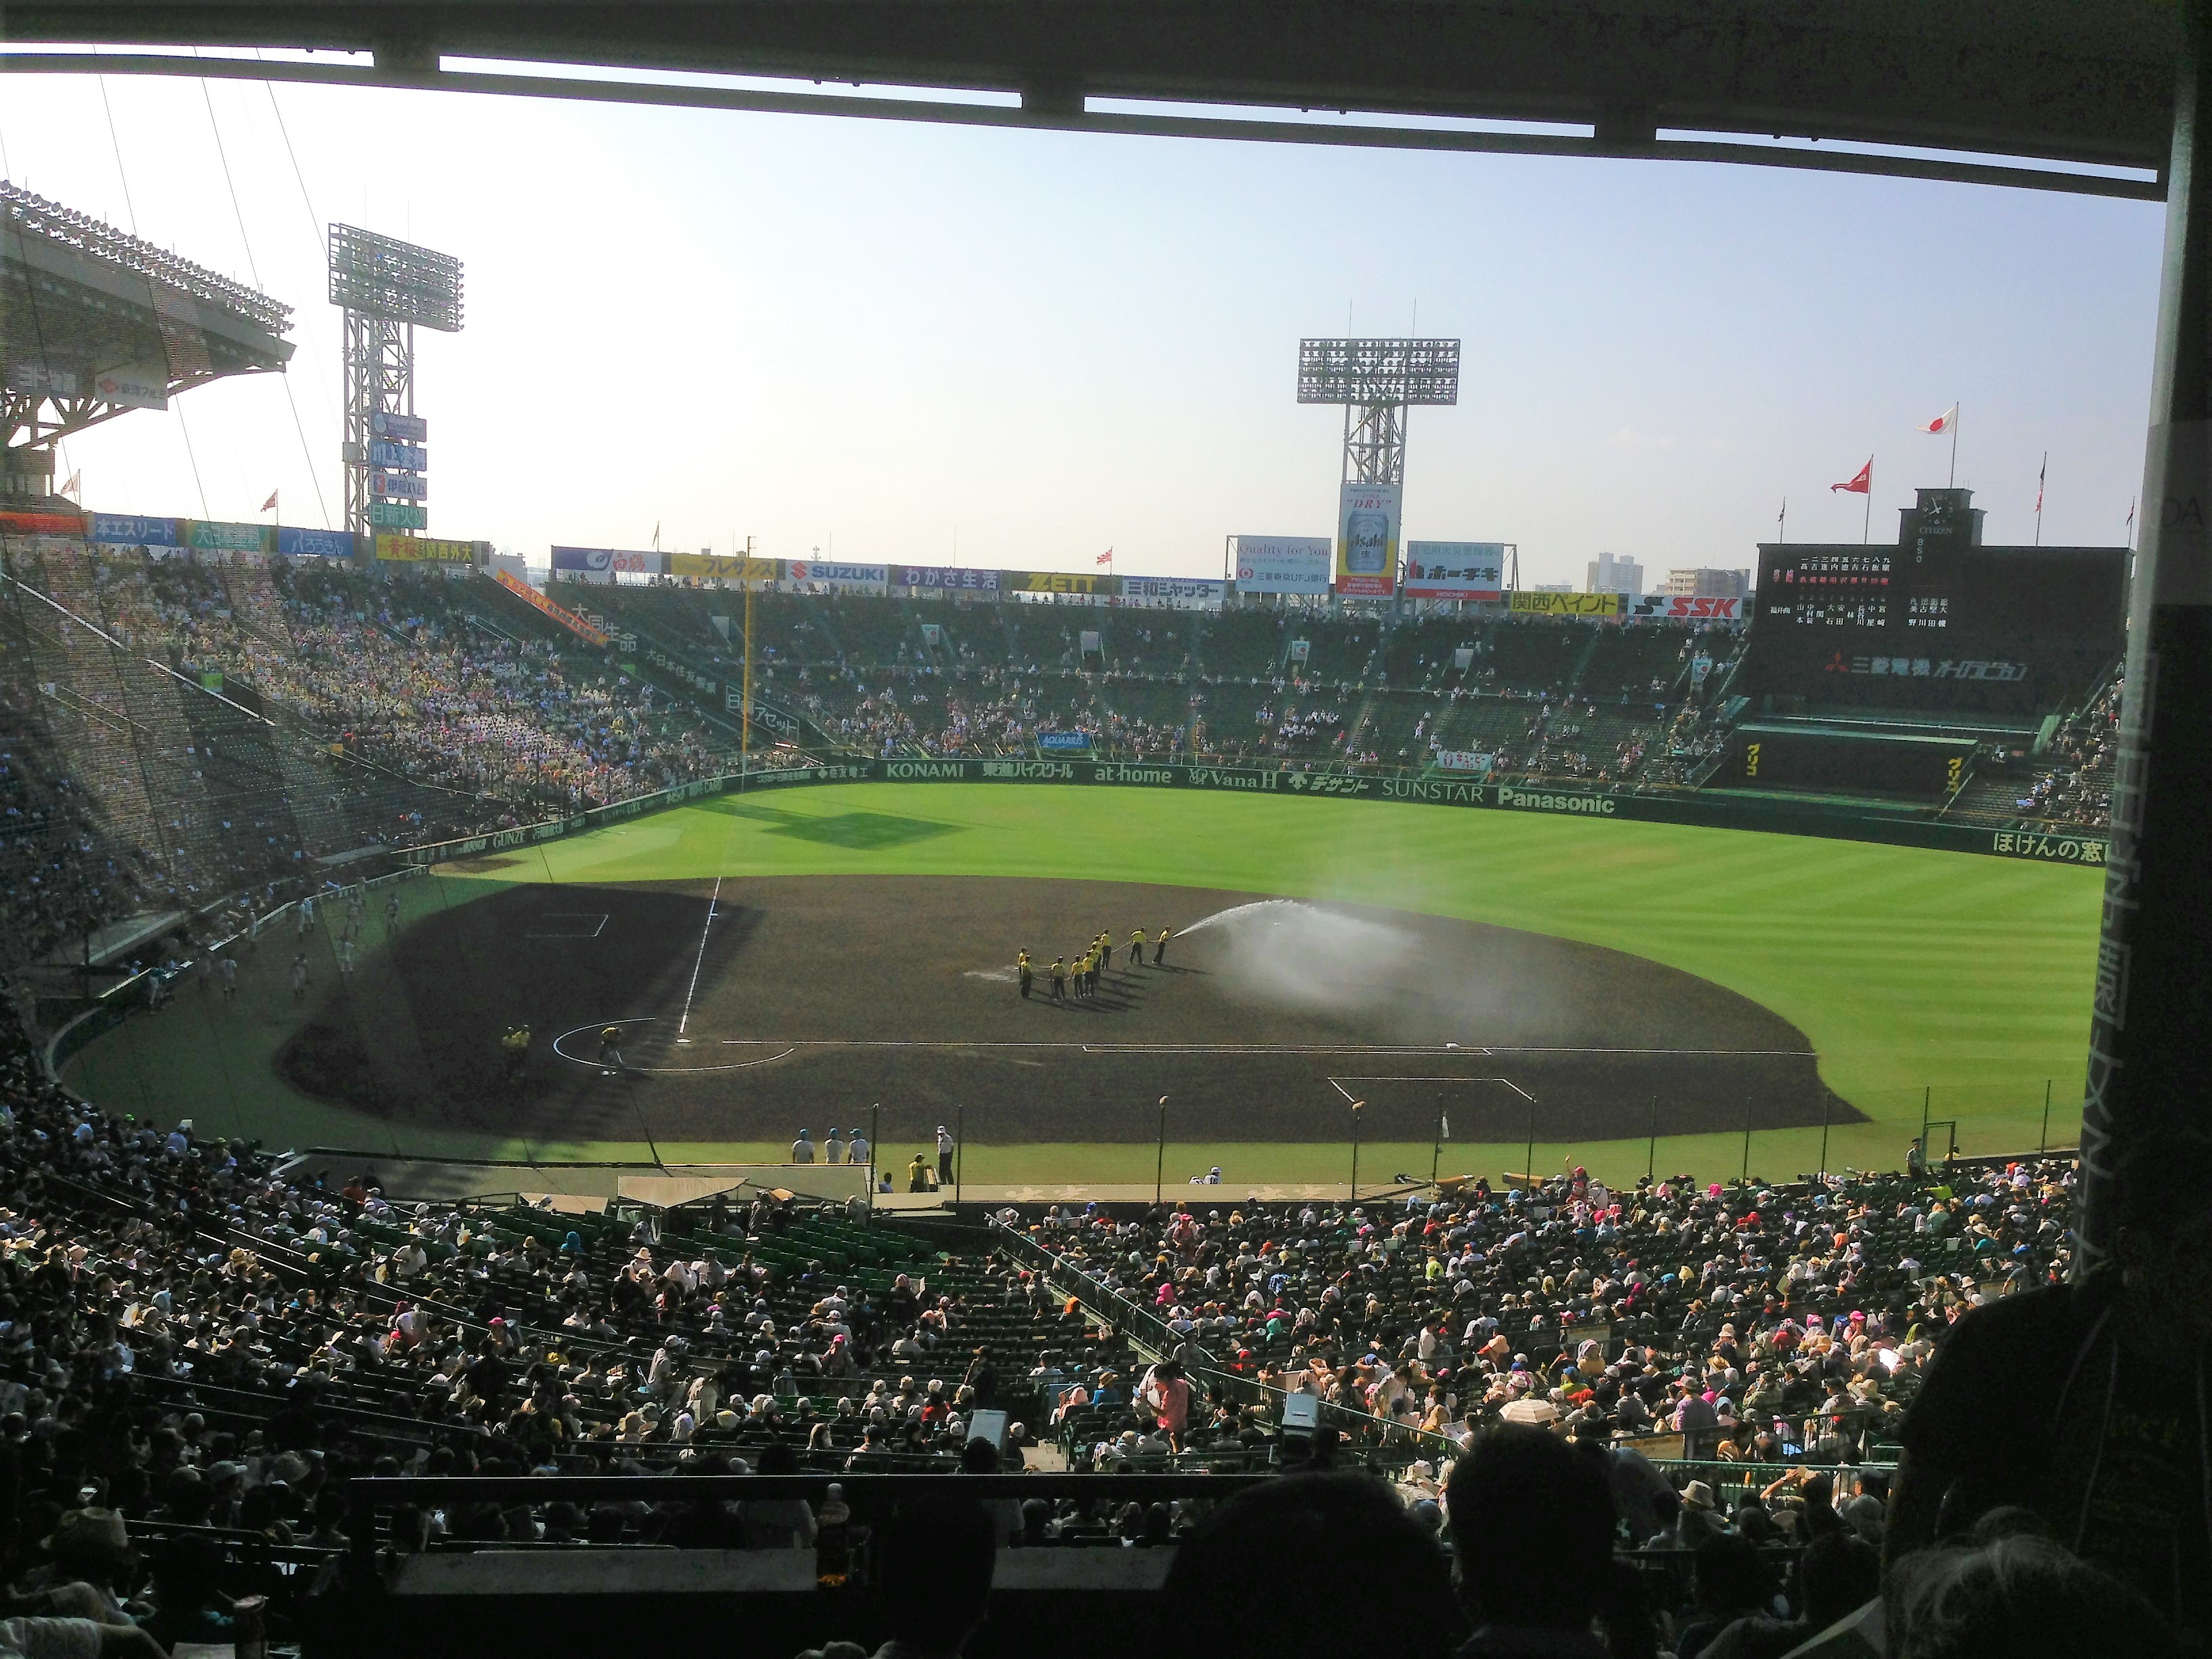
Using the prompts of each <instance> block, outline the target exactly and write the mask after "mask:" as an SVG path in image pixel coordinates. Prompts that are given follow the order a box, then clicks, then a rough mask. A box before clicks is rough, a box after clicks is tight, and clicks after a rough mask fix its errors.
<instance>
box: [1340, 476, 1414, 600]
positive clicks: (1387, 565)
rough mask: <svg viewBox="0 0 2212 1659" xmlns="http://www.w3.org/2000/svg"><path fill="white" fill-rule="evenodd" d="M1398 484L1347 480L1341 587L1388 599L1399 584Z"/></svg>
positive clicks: (1354, 593) (1343, 496)
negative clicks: (1350, 481) (1351, 481)
mask: <svg viewBox="0 0 2212 1659" xmlns="http://www.w3.org/2000/svg"><path fill="white" fill-rule="evenodd" d="M1399 495H1400V488H1399V486H1398V485H1396V484H1394V483H1346V485H1344V486H1343V488H1342V489H1340V490H1339V491H1338V492H1337V498H1336V591H1337V592H1340V593H1343V594H1348V595H1352V596H1355V597H1358V598H1361V599H1389V597H1390V596H1391V594H1392V593H1394V592H1396V591H1397V586H1398V498H1399Z"/></svg>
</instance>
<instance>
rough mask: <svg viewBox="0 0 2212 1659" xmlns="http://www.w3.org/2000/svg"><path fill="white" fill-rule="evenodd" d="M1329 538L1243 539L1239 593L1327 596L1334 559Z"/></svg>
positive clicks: (1239, 544) (1239, 550)
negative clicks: (1331, 565)
mask: <svg viewBox="0 0 2212 1659" xmlns="http://www.w3.org/2000/svg"><path fill="white" fill-rule="evenodd" d="M1332 556H1333V555H1332V551H1331V548H1330V544H1329V539H1328V537H1326V536H1239V537H1238V538H1237V592H1239V593H1326V592H1328V578H1329V565H1330V561H1331V558H1332Z"/></svg>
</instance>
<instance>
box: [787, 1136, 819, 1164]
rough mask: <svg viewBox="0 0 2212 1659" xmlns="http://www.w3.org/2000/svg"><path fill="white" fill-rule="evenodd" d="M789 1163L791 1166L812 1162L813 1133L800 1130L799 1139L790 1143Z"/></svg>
mask: <svg viewBox="0 0 2212 1659" xmlns="http://www.w3.org/2000/svg"><path fill="white" fill-rule="evenodd" d="M791 1161H792V1162H793V1164H811V1163H813V1162H814V1132H813V1131H812V1130H811V1129H801V1130H800V1131H799V1139H796V1140H794V1141H793V1142H792V1143H791Z"/></svg>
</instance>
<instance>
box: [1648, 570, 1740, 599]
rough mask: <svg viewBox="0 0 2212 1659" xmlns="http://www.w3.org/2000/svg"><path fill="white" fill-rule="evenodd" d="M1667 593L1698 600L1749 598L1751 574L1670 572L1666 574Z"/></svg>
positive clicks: (1733, 571)
mask: <svg viewBox="0 0 2212 1659" xmlns="http://www.w3.org/2000/svg"><path fill="white" fill-rule="evenodd" d="M1665 591H1666V592H1669V593H1688V594H1691V595H1692V596H1693V597H1695V598H1697V599H1749V598H1750V597H1751V572H1749V571H1748V570H1707V569H1705V568H1702V567H1701V568H1698V569H1696V570H1670V571H1668V573H1667V586H1666V589H1665Z"/></svg>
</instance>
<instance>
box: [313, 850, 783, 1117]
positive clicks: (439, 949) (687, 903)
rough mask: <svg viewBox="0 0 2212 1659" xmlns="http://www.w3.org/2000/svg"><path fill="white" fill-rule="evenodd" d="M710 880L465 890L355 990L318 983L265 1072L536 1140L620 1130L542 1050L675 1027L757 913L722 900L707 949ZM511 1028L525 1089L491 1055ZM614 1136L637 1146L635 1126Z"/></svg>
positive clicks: (376, 1104)
mask: <svg viewBox="0 0 2212 1659" xmlns="http://www.w3.org/2000/svg"><path fill="white" fill-rule="evenodd" d="M453 885H456V886H462V887H471V884H453ZM710 887H711V884H689V885H678V884H668V885H650V886H632V887H595V886H589V885H583V884H567V883H561V884H537V885H529V886H517V887H507V888H501V889H499V890H495V891H494V892H491V893H488V894H483V895H482V896H473V893H472V888H471V896H466V897H465V898H462V899H461V900H460V901H459V902H455V903H453V904H452V905H451V906H449V907H447V908H440V909H438V910H436V911H434V912H433V913H432V914H431V915H428V916H426V917H424V918H423V919H422V921H419V922H417V923H416V925H415V926H413V927H410V928H409V929H408V930H407V931H406V932H405V933H402V934H401V935H400V937H399V939H398V941H397V942H396V944H395V945H394V946H393V947H392V949H391V950H390V951H387V952H386V953H385V954H383V955H381V956H380V957H376V958H374V960H373V961H372V962H371V963H368V965H367V966H366V967H365V968H364V969H363V970H362V972H361V973H359V974H357V975H356V986H355V987H354V992H353V994H352V995H351V996H350V997H349V996H346V995H345V994H343V992H342V991H341V990H340V989H339V988H338V987H317V988H316V990H315V991H314V992H313V994H312V1001H311V1005H310V1007H311V1012H310V1013H309V1015H308V1017H307V1019H306V1021H305V1022H304V1023H303V1024H301V1028H300V1029H299V1030H297V1031H295V1033H294V1034H293V1035H292V1036H291V1037H290V1038H289V1040H288V1041H287V1042H285V1044H284V1045H283V1048H281V1049H280V1050H279V1051H278V1053H277V1055H276V1069H277V1071H278V1073H280V1074H281V1075H283V1077H284V1079H286V1080H287V1081H288V1082H289V1083H291V1084H292V1085H294V1086H295V1088H298V1089H300V1090H301V1091H302V1092H304V1093H307V1094H309V1095H312V1096H313V1097H317V1098H319V1099H325V1100H335V1101H340V1102H343V1103H346V1104H349V1105H352V1106H356V1107H359V1108H362V1109H366V1110H368V1111H372V1112H374V1113H377V1114H378V1115H383V1116H386V1117H392V1118H395V1119H398V1120H401V1121H423V1122H435V1123H436V1124H438V1125H439V1126H441V1127H468V1128H477V1129H491V1130H496V1131H500V1132H502V1133H517V1134H523V1135H527V1136H529V1137H530V1138H532V1139H539V1138H548V1139H551V1138H560V1137H564V1136H572V1135H573V1136H575V1137H579V1138H582V1137H591V1138H599V1137H604V1136H606V1135H609V1134H614V1133H617V1130H618V1126H617V1123H616V1121H614V1120H615V1119H616V1118H617V1116H619V1115H621V1114H622V1113H623V1112H624V1111H626V1110H627V1109H626V1108H622V1107H621V1105H620V1097H611V1100H610V1101H609V1102H606V1103H599V1102H593V1101H592V1100H590V1099H589V1098H587V1097H586V1096H587V1094H588V1091H577V1090H576V1089H575V1088H574V1086H573V1085H574V1079H572V1078H571V1077H570V1075H569V1072H570V1070H571V1069H572V1068H569V1067H567V1066H564V1065H563V1064H562V1062H561V1061H559V1060H556V1059H554V1058H553V1056H552V1054H551V1045H552V1043H553V1042H554V1040H555V1039H556V1037H558V1036H560V1034H561V1033H562V1031H564V1030H568V1029H569V1028H570V1027H571V1026H574V1025H578V1024H586V1023H588V1024H590V1025H591V1026H592V1029H593V1030H594V1031H596V1030H597V1029H598V1027H599V1026H600V1025H602V1024H605V1023H607V1022H609V1021H613V1020H625V1019H633V1018H638V1017H639V1016H641V1015H646V1014H652V1013H654V1012H659V1011H662V1010H664V1009H665V1010H667V1011H668V1012H669V1015H670V1019H671V1023H672V1022H673V1020H674V1019H675V1018H676V1011H677V1010H678V1009H680V1006H681V1004H682V1000H683V998H684V992H685V990H686V988H687V987H688V985H689V982H690V979H691V976H692V975H693V973H694V971H695V967H696V972H697V975H698V976H699V978H700V980H701V981H702V982H706V981H712V980H714V979H715V978H718V977H719V976H720V975H722V974H723V973H725V972H726V970H727V969H728V967H729V965H730V964H731V963H732V962H734V961H735V960H736V959H737V958H738V957H741V956H743V955H744V951H745V950H746V948H747V946H748V944H749V943H750V940H751V939H752V937H753V933H754V932H755V929H756V928H757V925H758V923H759V921H760V915H759V913H758V912H757V911H755V910H750V909H748V908H746V907H745V906H744V905H742V904H738V903H735V902H732V901H731V900H730V899H729V898H728V896H727V894H725V896H724V899H723V902H721V903H720V905H719V906H718V907H717V908H716V914H715V917H714V926H713V927H712V929H711V930H708V933H707V939H706V946H705V950H704V952H703V954H702V951H701V945H700V936H701V931H702V927H703V925H704V924H705V922H706V920H707V910H708V902H709V899H708V893H709V889H710ZM509 1024H527V1025H528V1026H530V1028H531V1035H532V1042H531V1060H530V1065H529V1066H528V1067H527V1069H526V1073H525V1075H524V1077H523V1079H521V1080H520V1082H512V1081H510V1080H509V1079H508V1078H507V1066H506V1060H505V1057H504V1054H503V1053H502V1051H501V1048H500V1047H499V1040H500V1037H501V1034H502V1033H503V1032H504V1031H505V1030H506V1029H507V1026H508V1025H509ZM571 1046H572V1048H573V1047H575V1046H576V1045H571ZM589 1052H591V1053H592V1054H596V1052H597V1048H596V1041H595V1040H594V1041H593V1042H592V1046H591V1048H590V1050H589ZM578 1075H579V1076H581V1075H583V1074H582V1073H578ZM591 1075H592V1077H594V1078H596V1076H597V1073H596V1072H593V1073H591ZM619 1133H621V1134H622V1135H623V1136H624V1137H625V1138H635V1133H636V1128H635V1121H632V1122H631V1123H630V1126H629V1128H627V1129H623V1130H620V1131H619Z"/></svg>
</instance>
